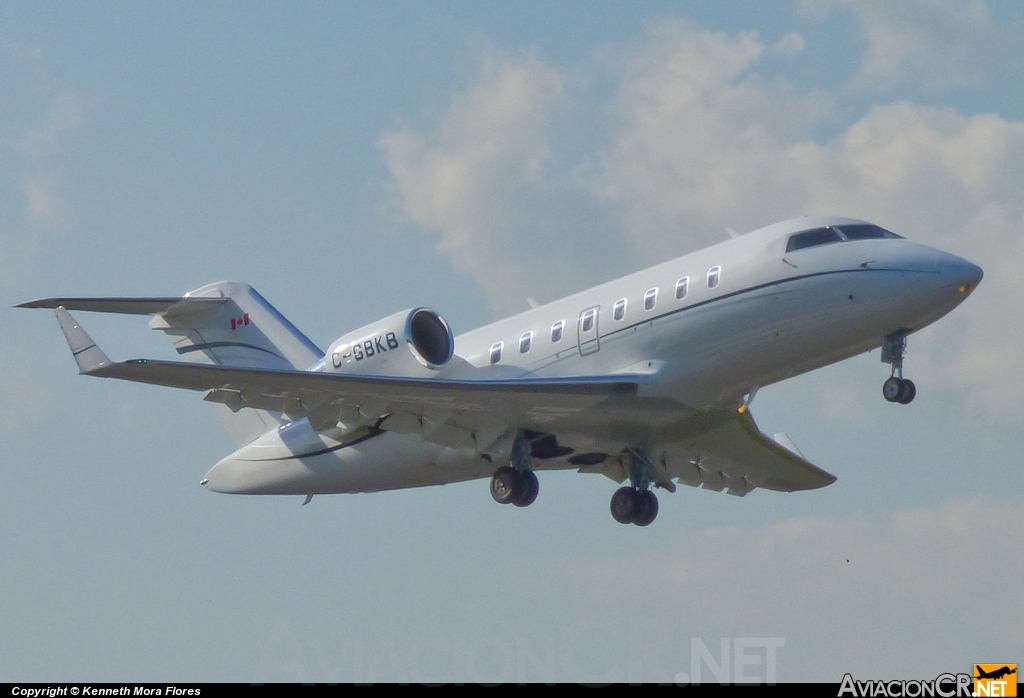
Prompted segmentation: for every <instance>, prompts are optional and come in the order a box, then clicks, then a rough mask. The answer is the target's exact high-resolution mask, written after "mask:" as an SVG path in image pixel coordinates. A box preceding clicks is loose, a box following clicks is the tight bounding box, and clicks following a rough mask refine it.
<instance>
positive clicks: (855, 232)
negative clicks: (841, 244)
mask: <svg viewBox="0 0 1024 698" xmlns="http://www.w3.org/2000/svg"><path fill="white" fill-rule="evenodd" d="M839 232H841V233H842V234H843V237H845V238H846V239H847V240H878V239H882V238H896V239H898V240H902V239H903V238H902V237H900V236H899V235H897V234H896V233H890V232H889V231H888V230H886V229H885V228H879V227H878V226H877V225H870V224H865V225H844V226H840V228H839Z"/></svg>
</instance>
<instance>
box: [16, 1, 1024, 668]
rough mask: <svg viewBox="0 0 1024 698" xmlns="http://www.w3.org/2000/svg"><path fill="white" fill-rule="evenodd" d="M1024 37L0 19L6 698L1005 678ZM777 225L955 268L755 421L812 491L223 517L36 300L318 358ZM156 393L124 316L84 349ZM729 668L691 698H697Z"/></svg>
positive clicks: (1022, 485) (925, 6)
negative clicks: (80, 690)
mask: <svg viewBox="0 0 1024 698" xmlns="http://www.w3.org/2000/svg"><path fill="white" fill-rule="evenodd" d="M1022 84H1024V8H1021V6H1020V4H1019V3H1016V2H1012V1H1011V0H1005V1H1002V2H996V1H994V0H993V1H991V2H983V1H982V0H905V2H902V3H898V4H894V3H891V2H887V1H884V0H863V1H853V0H794V1H793V2H788V3H787V2H779V3H763V2H730V3H698V2H658V1H655V0H651V1H649V2H644V3H616V2H602V1H600V0H589V1H587V2H560V3H550V2H544V3H541V2H531V1H524V2H518V3H493V2H457V1H452V2H446V3H419V2H341V1H339V2H334V3H304V4H295V3H273V2H269V3H256V2H246V3H240V2H239V3H229V2H216V3H196V2H180V3H171V4H159V5H158V4H153V3H125V2H93V3H88V4H68V3H57V2H38V3H5V4H3V5H0V328H2V332H0V628H3V632H0V681H171V680H179V681H241V682H249V681H258V682H274V681H289V682H294V681H303V682H336V681H365V682H381V681H412V682H420V681H427V682H461V681H526V682H530V681H554V680H574V681H590V682H602V681H658V682H672V681H684V680H690V679H691V678H692V679H694V680H696V679H697V677H698V676H702V677H703V680H709V677H712V678H713V677H714V676H715V674H714V670H715V669H717V670H720V671H725V672H726V673H727V674H728V677H727V678H729V680H732V679H733V678H736V677H746V678H752V679H755V680H765V679H767V678H769V669H771V670H772V672H774V678H775V679H776V680H779V681H828V682H838V681H840V680H841V679H842V676H843V674H844V673H847V672H850V673H852V674H853V676H854V677H855V678H857V679H862V680H863V679H869V678H870V679H875V678H880V679H901V678H905V679H914V678H922V679H927V678H934V677H935V676H936V675H938V674H939V673H942V672H947V671H950V672H957V671H970V670H971V668H972V667H971V665H972V664H974V663H976V662H1021V661H1024V635H1022V634H1021V632H1020V628H1021V627H1024V603H1022V601H1024V593H1022V591H1021V585H1020V580H1021V579H1022V578H1024V563H1022V561H1021V559H1022V558H1021V554H1020V551H1021V550H1022V548H1024V502H1022V501H1021V494H1020V493H1021V492H1022V491H1024V474H1022V469H1021V457H1020V454H1021V452H1022V449H1024V420H1022V417H1021V412H1020V410H1019V409H1017V402H1018V400H1019V396H1020V395H1021V394H1022V392H1024V350H1022V348H1021V347H1022V343H1024V322H1022V319H1024V315H1022V312H1021V309H1020V300H1019V299H1020V298H1021V297H1022V296H1024V276H1022V275H1021V273H1020V271H1019V270H1020V269H1021V268H1024V198H1022V195H1021V192H1022V191H1024V93H1022V91H1021V89H1020V86H1021V85H1022ZM803 214H835V215H849V216H853V217H857V218H862V219H866V220H870V221H872V222H874V223H877V224H879V225H882V226H883V227H885V228H888V229H890V230H893V231H895V232H897V233H899V234H901V235H904V236H905V237H908V238H911V239H913V240H917V241H920V242H923V243H925V244H929V245H933V246H936V247H940V248H942V249H944V250H947V251H950V252H954V253H956V254H959V255H961V256H964V257H966V258H967V259H969V260H971V261H973V262H975V263H977V264H979V265H980V266H981V267H982V268H983V269H984V270H985V279H984V281H983V282H982V284H981V285H980V287H979V288H978V289H977V291H976V292H975V293H974V294H973V295H972V296H971V298H970V299H969V300H968V301H967V302H965V303H964V304H963V305H962V306H961V307H959V308H957V309H956V310H955V311H954V312H953V313H951V314H950V315H949V316H948V317H946V318H943V319H942V320H941V321H939V322H938V323H936V324H935V325H933V326H931V327H929V328H927V329H925V330H923V331H921V332H919V333H917V334H915V335H913V336H912V337H911V338H910V344H909V349H908V354H907V364H906V371H907V375H908V376H909V377H911V378H913V379H914V381H915V382H916V384H917V388H918V395H917V398H916V400H915V402H914V403H913V404H912V405H910V406H907V407H901V406H897V405H891V404H889V403H886V402H885V401H884V400H883V399H882V396H881V390H880V388H881V383H882V381H883V380H884V378H886V377H887V376H888V372H887V367H886V366H885V365H882V364H881V363H880V362H879V358H878V353H877V352H874V353H870V354H866V355H863V356H859V357H856V358H854V359H850V360H848V361H846V362H843V363H841V364H838V365H835V366H831V367H827V368H824V369H820V370H818V371H815V372H812V373H810V374H806V375H803V376H798V377H795V378H793V379H790V380H788V381H785V382H783V383H781V384H777V385H774V386H768V387H766V388H764V389H762V390H761V391H760V392H759V393H758V395H757V399H756V400H755V402H754V404H753V406H752V412H753V414H754V415H755V417H756V419H757V420H758V423H759V426H760V427H761V429H762V430H763V431H765V432H767V433H774V432H776V431H785V432H787V433H788V434H789V436H790V437H791V438H792V439H793V441H794V442H795V443H796V444H798V445H799V447H800V449H801V450H802V452H803V453H804V454H805V455H806V456H807V457H808V458H809V459H810V460H811V461H812V462H814V463H816V464H818V465H820V466H821V467H823V468H824V469H826V470H828V471H829V472H831V473H834V474H835V475H836V476H837V477H838V480H837V482H836V483H835V484H833V485H832V486H830V487H828V488H826V489H823V490H816V491H812V492H803V493H796V494H791V495H785V494H779V493H773V492H766V491H760V490H758V491H755V492H753V493H752V494H750V495H748V496H747V497H744V498H736V497H728V496H725V495H724V494H721V493H715V492H711V491H705V490H695V489H691V488H686V487H681V488H680V490H679V491H678V492H676V493H675V494H671V495H670V494H667V493H662V494H661V497H660V501H661V511H660V514H659V517H658V520H657V521H656V522H655V524H654V525H652V526H650V527H648V528H646V529H639V528H637V527H634V526H621V525H619V524H616V523H615V522H614V521H613V520H612V518H611V517H610V515H609V514H608V500H609V498H610V496H611V494H612V492H613V491H614V489H615V487H616V485H615V484H614V483H612V482H611V481H610V480H608V479H606V478H602V477H600V476H597V475H580V474H576V473H573V472H571V471H569V472H560V473H543V474H542V477H541V493H540V497H539V498H538V500H537V502H536V503H535V504H534V505H532V506H531V507H529V508H528V509H522V510H520V509H516V508H515V507H501V506H498V505H496V504H494V502H493V501H492V500H491V498H490V496H489V494H488V489H487V481H486V480H479V481H475V482H469V483H461V484H457V485H447V486H444V487H431V488H423V489H416V490H408V491H399V492H385V493H377V494H366V495H334V496H321V497H317V498H315V499H314V500H313V502H312V503H311V504H310V505H309V506H306V507H300V503H301V498H298V497H244V496H226V495H216V494H212V493H210V492H208V491H206V490H205V489H204V488H202V487H200V486H199V484H198V483H199V480H200V479H201V478H202V476H203V474H204V473H205V472H206V471H207V469H208V468H209V467H210V466H211V465H212V464H213V463H215V462H216V461H218V460H219V459H220V458H222V457H223V456H224V455H226V454H227V453H229V452H230V451H231V450H232V449H233V445H232V443H231V441H230V439H229V438H228V436H227V434H226V433H225V432H224V430H223V429H222V428H221V425H220V423H219V422H218V420H217V419H216V417H215V416H214V414H213V413H212V411H211V410H210V408H209V406H208V405H205V404H203V403H202V401H201V399H200V398H199V397H198V396H197V395H195V394H192V393H188V392H184V391H175V390H171V389H162V388H156V387H152V386H144V385H134V384H129V383H122V382H118V381H101V380H95V379H90V378H85V377H79V376H77V375H76V368H75V364H74V361H73V359H72V357H71V355H70V353H69V352H68V350H67V347H66V344H65V342H64V340H63V337H62V336H61V334H60V331H59V328H58V326H57V323H56V322H55V320H54V318H53V317H52V315H51V314H50V313H49V312H46V311H27V310H17V309H13V308H12V307H11V306H13V305H15V304H17V303H21V302H24V301H27V300H31V299H35V298H42V297H48V296H61V295H67V296H73V295H81V296H103V295H155V296H163V295H178V294H182V293H184V292H186V291H188V290H190V289H194V288H197V287H199V286H202V285H204V284H206V283H209V282H212V281H216V280H222V279H237V280H242V281H247V282H249V283H251V284H252V285H253V286H254V287H255V288H257V289H258V290H259V291H260V292H261V293H262V294H263V295H264V296H265V297H266V298H267V299H268V300H270V302H272V303H273V304H274V305H275V306H276V307H277V308H278V309H279V310H280V311H281V312H282V313H284V314H285V315H286V316H287V317H288V318H289V319H290V320H292V322H294V323H295V324H296V325H297V326H298V327H300V328H301V329H302V330H303V331H304V332H306V333H307V334H308V335H309V336H310V338H312V339H313V341H314V342H316V343H317V344H318V345H320V346H326V345H328V344H329V343H330V342H331V341H332V340H333V339H335V338H336V337H339V336H341V335H342V334H344V333H346V332H347V331H349V330H351V329H354V328H357V327H360V326H362V325H364V324H366V323H368V322H371V321H373V320H375V319H377V318H380V317H383V316H385V315H389V314H391V313H393V312H395V311H398V310H400V309H403V308H408V307H413V306H419V305H425V306H429V307H432V308H434V309H436V310H438V311H439V312H440V313H442V314H443V315H444V316H445V318H446V319H447V320H448V321H449V322H450V323H451V325H452V326H453V328H454V329H455V331H456V332H459V331H463V330H468V329H471V328H473V327H476V326H479V325H481V324H483V323H486V322H488V321H491V320H494V319H498V318H500V317H503V316H505V315H507V314H510V313H513V312H518V311H521V310H524V309H526V308H527V307H528V306H527V301H526V299H527V298H535V299H537V300H538V301H541V302H544V301H549V300H553V299H555V298H558V297H559V296H561V295H563V294H567V293H570V292H573V291H576V290H580V289H582V288H585V287H587V286H589V285H593V284H596V283H599V282H602V281H606V280H609V279H612V278H615V277H617V276H619V275H622V274H625V273H629V272H632V271H636V270H639V269H642V268H644V267H645V266H647V265H650V264H654V263H657V262H660V261H664V260H666V259H670V258H673V257H676V256H679V255H682V254H685V253H687V252H690V251H693V250H696V249H699V248H701V247H703V246H706V245H708V244H712V243H715V242H718V241H721V240H723V239H726V232H725V230H726V228H732V229H734V230H736V231H739V232H741V233H742V232H747V231H750V230H753V229H756V228H758V227H761V226H764V225H768V224H770V223H773V222H776V221H779V220H784V219H786V218H791V217H794V216H798V215H803ZM78 319H79V320H80V321H81V322H82V324H83V325H84V326H85V327H86V328H87V330H88V331H89V332H90V333H91V334H92V336H93V337H94V338H95V339H96V340H97V341H98V342H99V343H100V345H101V346H102V347H103V348H104V349H105V350H106V352H107V353H108V354H110V355H111V357H112V358H115V359H123V358H133V357H139V356H148V357H152V358H164V359H169V358H173V352H172V351H171V348H170V345H169V344H167V343H166V341H165V339H164V338H163V337H162V336H157V333H154V332H151V331H149V330H148V329H147V328H146V327H145V325H144V323H143V321H142V320H141V319H140V318H133V317H116V316H112V317H107V316H98V315H87V314H82V315H81V316H80V317H79V318H78ZM723 666H724V667H726V669H722V667H723Z"/></svg>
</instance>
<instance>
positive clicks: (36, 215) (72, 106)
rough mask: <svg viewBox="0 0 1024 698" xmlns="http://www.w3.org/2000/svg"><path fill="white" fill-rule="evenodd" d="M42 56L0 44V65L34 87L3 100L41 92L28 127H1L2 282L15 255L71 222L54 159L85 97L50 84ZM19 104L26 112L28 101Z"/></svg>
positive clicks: (77, 122) (76, 123)
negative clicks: (24, 77)
mask: <svg viewBox="0 0 1024 698" xmlns="http://www.w3.org/2000/svg"><path fill="white" fill-rule="evenodd" d="M42 60H43V52H42V51H41V50H40V49H38V48H32V47H26V46H23V45H20V44H12V43H4V44H2V45H0V65H3V64H6V66H5V67H8V68H10V69H13V70H22V71H25V72H27V73H29V75H30V76H31V79H30V80H29V83H30V84H31V86H32V88H33V91H32V94H31V95H29V98H25V95H23V94H20V93H19V94H14V93H13V92H11V93H7V94H3V95H0V96H2V98H3V101H7V102H12V103H13V102H19V103H24V104H30V103H31V102H32V101H33V100H38V98H39V95H40V94H42V95H45V97H44V99H45V103H44V104H43V105H40V107H39V110H38V111H37V112H36V115H35V117H34V118H33V119H32V121H31V123H30V124H29V125H28V126H27V127H26V126H23V127H21V128H20V129H17V128H16V129H14V130H12V131H11V132H5V133H0V164H2V167H0V186H3V187H4V188H6V189H7V193H6V196H5V197H4V198H5V199H6V200H5V201H4V202H3V203H5V204H6V206H5V210H4V211H2V212H0V280H2V281H3V282H5V283H10V280H11V277H12V276H13V275H14V274H16V270H17V268H18V267H19V266H20V264H19V260H21V259H23V258H24V257H25V256H26V255H29V254H31V253H32V251H33V249H35V248H36V247H37V246H38V244H39V242H40V240H45V239H46V238H47V236H49V235H52V234H54V233H56V232H59V231H62V230H65V229H66V228H67V227H68V225H70V222H71V212H70V209H69V207H68V205H67V204H66V203H65V201H64V200H63V198H62V196H61V191H60V190H61V186H60V180H61V177H60V176H59V171H60V167H59V160H60V158H61V157H62V156H63V155H64V148H65V147H66V143H67V138H68V135H69V134H70V133H72V132H74V131H76V130H77V129H79V128H80V127H81V125H82V123H83V121H84V118H85V113H86V111H87V100H86V99H85V98H84V97H83V96H82V94H81V93H80V92H78V91H76V90H71V89H54V88H52V87H50V84H49V83H50V79H49V78H48V77H47V76H46V73H45V70H43V66H42ZM24 110H25V111H29V112H31V109H30V108H28V107H25V109H24ZM19 199H20V200H19ZM19 204H20V206H19Z"/></svg>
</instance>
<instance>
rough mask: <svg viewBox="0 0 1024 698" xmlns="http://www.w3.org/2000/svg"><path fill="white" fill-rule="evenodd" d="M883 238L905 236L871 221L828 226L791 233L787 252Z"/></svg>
mask: <svg viewBox="0 0 1024 698" xmlns="http://www.w3.org/2000/svg"><path fill="white" fill-rule="evenodd" d="M882 238H898V239H900V240H902V239H903V238H902V237H900V236H899V235H897V234H896V233H890V232H889V231H888V230H886V229H885V228H879V227H878V226H877V225H871V224H870V223H861V224H853V225H842V226H839V227H835V228H834V227H832V226H828V227H825V228H815V229H813V230H805V231H804V232H802V233H797V234H796V235H791V236H790V237H789V242H788V243H786V252H793V251H795V250H803V249H806V248H808V247H817V246H818V245H829V244H831V243H833V242H847V241H851V240H878V239H882Z"/></svg>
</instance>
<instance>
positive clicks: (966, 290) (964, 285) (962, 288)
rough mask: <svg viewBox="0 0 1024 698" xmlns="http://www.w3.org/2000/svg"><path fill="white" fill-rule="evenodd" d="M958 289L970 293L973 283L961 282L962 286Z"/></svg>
mask: <svg viewBox="0 0 1024 698" xmlns="http://www.w3.org/2000/svg"><path fill="white" fill-rule="evenodd" d="M957 290H958V291H960V293H970V292H971V285H970V284H960V288H958V289H957Z"/></svg>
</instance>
